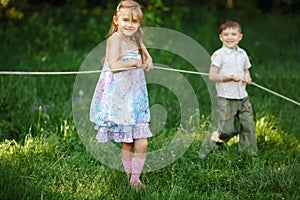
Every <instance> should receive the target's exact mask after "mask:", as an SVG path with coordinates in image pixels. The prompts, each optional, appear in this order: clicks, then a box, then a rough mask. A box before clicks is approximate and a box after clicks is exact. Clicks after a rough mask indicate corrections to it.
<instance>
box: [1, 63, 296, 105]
mask: <svg viewBox="0 0 300 200" xmlns="http://www.w3.org/2000/svg"><path fill="white" fill-rule="evenodd" d="M142 67H144V66H142ZM129 69H136V68H135V67H130V68H126V69H124V68H122V69H114V70H118V71H125V70H129ZM154 69H159V70H165V71H173V72H181V73H186V74H197V75H203V76H220V75H216V74H209V73H203V72H195V71H188V70H182V69H173V68H166V67H158V66H154ZM109 71H110V70H90V71H68V72H21V71H0V75H76V74H93V73H101V72H109ZM251 85H253V86H255V87H258V88H259V89H262V90H264V91H266V92H269V93H271V94H273V95H275V96H277V97H280V98H282V99H285V100H287V101H289V102H291V103H293V104H295V105H298V106H300V102H298V101H295V100H293V99H290V98H288V97H286V96H283V95H281V94H279V93H277V92H275V91H272V90H270V89H268V88H266V87H263V86H261V85H259V84H257V83H254V82H252V83H251Z"/></svg>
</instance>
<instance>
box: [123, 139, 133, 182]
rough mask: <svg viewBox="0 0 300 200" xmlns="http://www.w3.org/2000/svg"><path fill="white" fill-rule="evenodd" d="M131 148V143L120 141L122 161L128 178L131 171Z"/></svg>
mask: <svg viewBox="0 0 300 200" xmlns="http://www.w3.org/2000/svg"><path fill="white" fill-rule="evenodd" d="M132 148H133V143H125V142H123V143H122V163H123V167H124V169H125V172H126V174H127V177H128V178H130V173H131V171H132Z"/></svg>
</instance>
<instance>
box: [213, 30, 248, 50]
mask: <svg viewBox="0 0 300 200" xmlns="http://www.w3.org/2000/svg"><path fill="white" fill-rule="evenodd" d="M219 37H220V40H221V41H222V43H223V45H224V46H226V47H227V48H230V49H236V47H237V46H238V44H239V42H240V41H241V40H242V38H243V34H242V33H241V31H240V30H239V29H238V28H226V29H224V30H223V31H222V33H220V35H219Z"/></svg>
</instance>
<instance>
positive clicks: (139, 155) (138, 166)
mask: <svg viewBox="0 0 300 200" xmlns="http://www.w3.org/2000/svg"><path fill="white" fill-rule="evenodd" d="M147 148H148V139H147V138H142V139H136V140H135V141H134V149H135V156H134V157H133V158H132V176H131V179H130V183H132V184H138V185H141V186H142V187H144V185H143V184H142V183H141V182H140V175H141V172H142V170H143V167H144V163H145V159H146V152H147Z"/></svg>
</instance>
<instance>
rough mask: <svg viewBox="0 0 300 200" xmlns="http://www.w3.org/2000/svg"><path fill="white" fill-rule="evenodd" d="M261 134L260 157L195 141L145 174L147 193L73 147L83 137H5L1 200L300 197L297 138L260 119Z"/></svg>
mask: <svg viewBox="0 0 300 200" xmlns="http://www.w3.org/2000/svg"><path fill="white" fill-rule="evenodd" d="M64 126H65V127H72V126H73V124H72V123H71V122H64ZM73 131H74V130H72V132H73ZM200 131H203V130H200ZM257 133H258V145H259V147H260V152H259V156H258V157H257V158H255V159H253V158H252V157H251V156H249V155H247V154H239V153H238V151H237V145H236V143H235V142H232V143H231V144H230V145H228V146H227V148H224V149H223V151H220V152H213V153H212V154H209V155H208V156H207V157H206V158H205V159H200V158H199V156H198V154H197V153H196V152H197V150H199V148H200V145H201V137H196V140H195V141H194V142H193V144H192V145H191V146H190V148H189V149H188V150H187V151H186V153H185V154H184V155H183V156H182V157H181V158H179V159H178V160H177V161H175V162H174V163H172V164H171V165H169V166H167V167H165V168H163V169H160V170H157V171H154V172H150V173H146V174H142V180H143V181H144V182H145V183H146V184H147V185H148V188H147V189H146V190H145V191H141V192H135V191H134V190H132V189H131V188H130V187H129V185H128V183H127V178H126V175H125V174H124V173H123V172H121V171H116V170H113V169H110V168H109V167H107V166H104V165H102V164H101V163H99V162H98V161H97V160H95V159H94V158H93V157H92V156H91V155H90V154H89V152H87V151H86V150H85V148H79V147H78V148H74V146H77V144H78V143H80V141H78V140H79V139H78V138H77V139H78V140H77V139H74V138H70V137H69V136H68V134H63V135H62V137H59V136H58V135H60V134H53V135H52V137H47V138H43V137H32V136H31V135H30V134H28V135H27V136H26V138H25V139H24V144H20V143H18V142H16V141H14V140H6V141H4V142H2V143H1V145H0V150H1V151H0V152H1V154H0V156H1V165H0V166H1V167H0V170H1V174H2V177H1V179H0V188H1V192H0V198H1V199H28V198H29V199H218V198H219V197H220V196H222V198H223V199H296V198H297V197H299V196H298V189H299V184H300V183H299V175H298V169H299V167H300V164H299V163H300V162H299V161H300V156H299V155H300V154H299V153H300V144H299V141H297V139H295V138H293V137H290V136H289V135H287V134H284V133H283V132H281V131H280V130H279V129H278V127H277V126H276V121H275V119H274V118H272V117H270V116H265V118H264V119H260V120H259V121H257ZM70 134H71V133H70ZM279 135H280V137H279Z"/></svg>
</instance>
